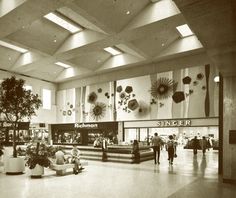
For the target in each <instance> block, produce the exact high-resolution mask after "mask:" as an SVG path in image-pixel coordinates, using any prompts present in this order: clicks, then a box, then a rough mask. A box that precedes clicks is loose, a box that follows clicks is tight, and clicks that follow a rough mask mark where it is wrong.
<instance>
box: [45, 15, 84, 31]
mask: <svg viewBox="0 0 236 198" xmlns="http://www.w3.org/2000/svg"><path fill="white" fill-rule="evenodd" d="M44 18H46V19H48V20H50V21H52V22H53V23H56V24H57V25H59V26H61V27H63V28H64V29H66V30H68V31H70V32H71V33H76V32H79V31H81V30H82V28H80V27H79V26H77V25H74V24H72V23H70V22H68V21H67V20H65V19H63V18H62V17H60V16H58V15H57V14H54V13H49V14H47V15H45V16H44Z"/></svg>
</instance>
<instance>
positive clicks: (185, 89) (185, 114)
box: [183, 68, 190, 118]
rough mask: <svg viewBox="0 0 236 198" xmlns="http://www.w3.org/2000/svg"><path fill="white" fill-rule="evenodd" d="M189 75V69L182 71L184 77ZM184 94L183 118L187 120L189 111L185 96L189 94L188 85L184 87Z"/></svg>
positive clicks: (187, 98) (187, 100) (187, 99)
mask: <svg viewBox="0 0 236 198" xmlns="http://www.w3.org/2000/svg"><path fill="white" fill-rule="evenodd" d="M188 75H189V69H188V68H186V69H184V76H183V78H184V77H185V76H188ZM184 93H185V102H184V103H185V105H184V113H183V117H184V118H187V117H188V110H189V98H190V97H189V96H186V93H187V94H188V93H189V84H186V85H184Z"/></svg>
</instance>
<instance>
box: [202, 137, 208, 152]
mask: <svg viewBox="0 0 236 198" xmlns="http://www.w3.org/2000/svg"><path fill="white" fill-rule="evenodd" d="M201 148H202V153H203V155H205V153H206V149H207V139H206V137H205V136H202V140H201Z"/></svg>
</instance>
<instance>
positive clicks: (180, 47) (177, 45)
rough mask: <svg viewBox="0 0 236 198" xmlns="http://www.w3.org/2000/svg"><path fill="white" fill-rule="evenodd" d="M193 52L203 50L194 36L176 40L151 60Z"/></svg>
mask: <svg viewBox="0 0 236 198" xmlns="http://www.w3.org/2000/svg"><path fill="white" fill-rule="evenodd" d="M194 50H203V46H202V44H201V42H200V41H199V40H198V38H197V37H196V36H195V35H193V36H189V37H185V38H179V39H177V40H176V41H174V42H173V43H172V44H170V45H169V46H168V47H167V48H165V49H164V50H163V51H161V52H160V53H159V54H158V55H157V56H156V57H154V58H153V59H154V60H157V59H163V58H167V57H170V56H176V55H178V54H181V53H186V52H189V51H194Z"/></svg>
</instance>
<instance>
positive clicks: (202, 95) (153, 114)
mask: <svg viewBox="0 0 236 198" xmlns="http://www.w3.org/2000/svg"><path fill="white" fill-rule="evenodd" d="M216 75H217V72H216V70H215V68H214V66H210V65H208V64H206V65H202V66H197V67H190V68H185V69H178V70H177V69H176V70H172V71H168V72H161V73H152V74H150V75H142V76H138V77H134V78H126V79H124V80H117V81H107V82H102V83H95V84H91V85H87V86H82V87H79V88H78V87H77V88H72V89H65V90H59V91H58V93H57V98H58V99H57V105H58V108H59V109H58V115H57V117H58V119H57V120H58V122H64V123H65V122H73V121H76V122H94V121H99V122H104V121H128V120H150V119H151V120H152V119H173V118H207V117H217V116H218V102H219V100H218V97H219V95H218V94H219V86H217V83H215V82H214V77H215V76H216ZM161 89H165V90H164V91H161ZM70 90H73V93H72V92H71V91H70ZM72 100H73V101H72ZM70 106H72V107H71V114H70V115H69V114H68V108H70ZM69 111H70V110H69Z"/></svg>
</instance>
